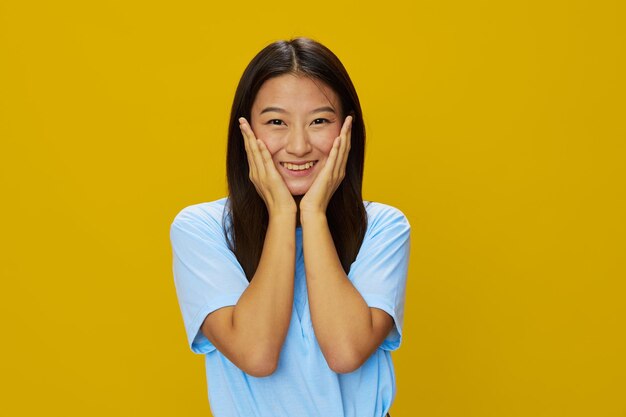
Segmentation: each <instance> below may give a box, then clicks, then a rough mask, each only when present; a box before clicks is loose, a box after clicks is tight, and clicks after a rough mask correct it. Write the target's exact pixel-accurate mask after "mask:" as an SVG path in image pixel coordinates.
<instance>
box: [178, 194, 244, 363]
mask: <svg viewBox="0 0 626 417" xmlns="http://www.w3.org/2000/svg"><path fill="white" fill-rule="evenodd" d="M192 207H193V206H192ZM170 241H171V244H172V255H173V272H174V283H175V285H176V294H177V296H178V303H179V305H180V310H181V313H182V316H183V321H184V324H185V331H186V333H187V340H188V343H189V346H190V348H191V350H192V351H193V352H195V353H209V352H211V351H213V350H214V349H215V346H213V344H212V343H211V342H210V341H209V340H208V339H207V338H206V337H205V336H204V335H203V334H202V331H201V330H200V327H201V326H202V323H203V322H204V319H205V318H206V316H207V315H208V314H210V313H212V312H213V311H215V310H217V309H219V308H222V307H226V306H231V305H235V304H237V301H238V300H239V297H240V296H241V294H242V293H243V292H244V290H245V289H246V287H247V286H248V281H247V279H246V277H245V274H244V272H243V269H242V268H241V266H240V264H239V262H238V261H237V258H236V257H235V254H234V253H233V252H232V251H231V250H230V249H229V248H228V245H227V243H226V238H225V237H224V232H223V230H222V226H221V222H218V221H216V220H215V219H214V218H212V217H211V216H207V215H201V214H199V213H198V212H197V208H194V209H190V208H186V209H183V210H182V211H181V212H180V213H179V214H178V215H177V216H176V217H175V219H174V221H173V222H172V224H171V226H170Z"/></svg>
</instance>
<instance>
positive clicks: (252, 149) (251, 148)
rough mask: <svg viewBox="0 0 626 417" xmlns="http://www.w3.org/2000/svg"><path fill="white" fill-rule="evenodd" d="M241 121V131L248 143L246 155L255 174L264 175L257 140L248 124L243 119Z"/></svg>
mask: <svg viewBox="0 0 626 417" xmlns="http://www.w3.org/2000/svg"><path fill="white" fill-rule="evenodd" d="M241 119H243V123H242V124H241V127H242V131H243V132H244V133H245V135H246V138H247V143H248V155H249V157H250V159H251V161H252V164H253V165H254V168H255V170H256V172H257V173H258V174H259V175H265V167H264V165H263V158H262V157H261V152H260V151H259V144H258V142H257V140H258V139H257V138H256V136H255V135H254V132H253V131H252V128H251V127H250V124H249V123H248V122H247V120H246V119H245V118H243V117H242V118H241Z"/></svg>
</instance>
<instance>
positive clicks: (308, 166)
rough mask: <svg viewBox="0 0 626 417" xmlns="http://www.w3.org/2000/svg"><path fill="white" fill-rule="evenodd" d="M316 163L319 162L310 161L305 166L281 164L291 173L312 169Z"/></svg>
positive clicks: (288, 163)
mask: <svg viewBox="0 0 626 417" xmlns="http://www.w3.org/2000/svg"><path fill="white" fill-rule="evenodd" d="M316 163H317V161H309V162H305V163H304V164H292V163H290V162H281V163H280V164H281V165H282V166H284V167H285V168H287V169H288V170H290V171H305V170H307V169H311V167H313V165H315V164H316Z"/></svg>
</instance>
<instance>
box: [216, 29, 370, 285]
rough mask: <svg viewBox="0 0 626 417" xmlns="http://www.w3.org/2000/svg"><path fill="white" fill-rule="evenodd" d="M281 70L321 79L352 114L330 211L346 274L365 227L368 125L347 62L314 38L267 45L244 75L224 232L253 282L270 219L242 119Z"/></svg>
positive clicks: (236, 103) (234, 115) (233, 120)
mask: <svg viewBox="0 0 626 417" xmlns="http://www.w3.org/2000/svg"><path fill="white" fill-rule="evenodd" d="M283 74H294V75H300V76H306V77H310V78H312V79H314V80H319V81H322V82H323V83H324V84H326V85H327V86H329V87H330V88H332V89H333V90H334V91H335V93H336V94H337V96H338V97H339V99H340V101H341V113H342V114H343V117H344V118H345V117H346V116H347V115H348V114H350V115H352V116H353V123H352V133H351V148H350V153H349V155H348V161H347V164H346V175H345V177H344V179H343V181H342V182H341V184H340V185H339V187H338V188H337V190H336V191H335V193H334V194H333V196H332V197H331V200H330V202H329V203H328V207H327V210H326V218H327V220H328V226H329V229H330V232H331V234H332V237H333V241H334V243H335V248H336V250H337V253H338V255H339V259H340V260H341V265H342V266H343V269H344V271H345V272H346V274H347V273H348V272H349V270H350V265H351V264H352V262H354V260H355V258H356V256H357V254H358V252H359V248H360V247H361V243H362V242H363V236H364V235H365V230H366V228H367V214H366V212H365V207H364V205H363V198H362V195H361V187H362V183H363V162H364V158H365V125H364V123H363V117H362V113H361V104H360V103H359V97H358V96H357V93H356V90H355V88H354V85H353V84H352V81H351V80H350V77H349V76H348V73H347V71H346V69H345V68H344V66H343V64H342V63H341V61H339V59H338V58H337V57H336V56H335V54H333V53H332V52H331V51H330V50H329V49H328V48H326V47H325V46H324V45H322V44H320V43H319V42H316V41H314V40H312V39H308V38H294V39H292V40H289V41H277V42H274V43H272V44H270V45H268V46H266V47H265V48H264V49H263V50H262V51H261V52H259V53H258V54H257V55H256V56H255V57H254V58H253V59H252V61H251V62H250V64H248V66H247V68H246V69H245V71H244V73H243V75H242V76H241V80H240V81H239V85H238V86H237V91H236V92H235V99H234V100H233V106H232V110H231V114H230V123H229V125H228V151H227V156H226V176H227V179H228V191H229V198H228V206H227V211H226V212H225V215H226V216H227V217H229V218H228V219H227V221H225V222H224V225H225V230H224V232H225V234H226V238H227V240H228V242H229V244H230V248H231V250H232V251H233V252H234V253H235V256H236V257H237V260H238V261H239V263H240V264H241V266H242V267H243V270H244V272H245V273H246V277H247V278H248V281H250V280H251V279H252V277H253V276H254V273H255V271H256V268H257V266H258V264H259V259H260V258H261V251H262V249H263V243H264V241H265V233H266V231H267V224H268V220H269V217H268V213H267V208H266V206H265V203H264V202H263V200H262V199H261V197H260V196H259V195H258V193H257V191H256V189H255V188H254V185H253V184H252V182H251V181H250V179H249V167H248V159H247V157H246V151H245V147H244V142H243V137H242V134H241V131H240V129H239V122H238V119H239V117H242V116H243V117H245V118H246V119H247V120H248V121H249V120H250V113H251V111H252V104H253V103H254V99H255V98H256V95H257V93H258V91H259V89H260V88H261V86H262V85H263V83H264V82H265V81H267V80H268V79H270V78H273V77H277V76H280V75H283Z"/></svg>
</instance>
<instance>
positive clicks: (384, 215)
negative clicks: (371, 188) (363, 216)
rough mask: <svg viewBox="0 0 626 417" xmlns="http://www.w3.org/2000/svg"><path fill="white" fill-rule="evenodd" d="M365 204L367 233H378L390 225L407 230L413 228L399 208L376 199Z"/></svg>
mask: <svg viewBox="0 0 626 417" xmlns="http://www.w3.org/2000/svg"><path fill="white" fill-rule="evenodd" d="M364 204H365V211H366V212H367V234H372V233H376V232H377V231H380V230H382V229H387V228H389V227H393V228H401V229H406V230H407V231H409V230H410V229H411V225H410V224H409V220H408V219H407V217H406V216H405V215H404V213H403V212H402V211H400V210H399V209H397V208H395V207H393V206H390V205H388V204H383V203H378V202H374V201H366V202H364Z"/></svg>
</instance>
